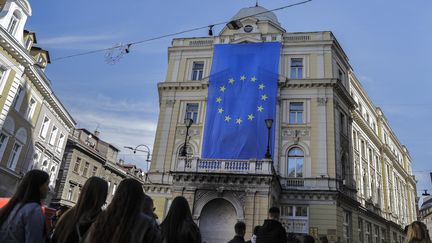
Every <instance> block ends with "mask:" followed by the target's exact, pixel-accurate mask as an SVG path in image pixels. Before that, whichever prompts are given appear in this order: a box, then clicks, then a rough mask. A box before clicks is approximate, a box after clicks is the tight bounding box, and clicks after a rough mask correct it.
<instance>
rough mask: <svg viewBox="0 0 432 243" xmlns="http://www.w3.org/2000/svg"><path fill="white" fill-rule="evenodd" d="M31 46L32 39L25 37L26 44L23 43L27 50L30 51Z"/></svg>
mask: <svg viewBox="0 0 432 243" xmlns="http://www.w3.org/2000/svg"><path fill="white" fill-rule="evenodd" d="M32 44H33V39H32V38H30V37H27V40H26V43H25V47H26V49H27V50H30V49H31V45H32Z"/></svg>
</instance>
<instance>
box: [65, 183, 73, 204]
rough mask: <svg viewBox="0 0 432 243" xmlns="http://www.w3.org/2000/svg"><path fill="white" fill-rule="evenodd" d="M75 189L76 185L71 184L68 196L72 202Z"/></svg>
mask: <svg viewBox="0 0 432 243" xmlns="http://www.w3.org/2000/svg"><path fill="white" fill-rule="evenodd" d="M74 189H75V185H72V184H70V185H69V190H68V193H67V195H66V198H67V200H69V201H72V198H73V193H74Z"/></svg>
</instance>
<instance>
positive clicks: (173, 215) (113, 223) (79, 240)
mask: <svg viewBox="0 0 432 243" xmlns="http://www.w3.org/2000/svg"><path fill="white" fill-rule="evenodd" d="M48 184H49V175H48V174H47V173H46V172H44V171H41V170H31V171H29V172H28V173H27V174H26V175H25V176H24V177H23V179H22V181H21V183H20V184H19V186H18V188H17V190H16V192H15V194H14V195H13V196H12V198H11V199H10V200H9V202H8V203H7V204H6V205H5V206H4V207H3V208H2V209H0V242H1V243H46V242H50V243H120V242H121V243H123V242H124V243H141V242H143V243H144V242H154V243H159V242H160V243H162V242H163V243H201V242H202V239H201V234H200V230H199V228H198V226H197V225H196V224H195V222H194V221H193V219H192V214H191V211H190V207H189V203H188V201H187V200H186V198H184V197H181V196H179V197H176V198H174V200H173V201H172V203H171V206H170V208H169V211H168V213H167V215H166V217H165V219H164V220H163V221H162V223H160V224H159V221H158V219H157V216H156V215H155V214H154V205H153V200H152V199H151V197H149V196H148V195H146V194H145V193H144V191H143V188H142V185H141V183H140V182H139V181H137V180H135V179H132V178H128V179H124V180H123V181H122V182H121V183H120V185H119V187H118V189H117V191H116V193H115V195H114V197H113V199H112V201H111V203H110V204H109V205H108V206H107V208H106V209H104V210H102V208H103V206H104V204H105V201H106V198H107V194H108V183H107V182H106V181H105V180H104V179H102V178H99V177H91V178H89V179H88V180H87V181H86V183H85V184H84V186H83V188H82V191H81V193H80V196H79V198H78V201H77V203H76V205H75V206H74V207H72V208H70V209H67V210H66V212H64V213H63V214H62V215H61V216H60V215H57V216H58V219H57V220H56V223H55V227H54V228H53V230H51V232H47V230H46V228H45V216H44V214H43V212H42V209H41V202H42V200H43V199H44V198H45V197H46V196H47V194H48V191H49V187H48ZM279 215H280V211H279V208H277V207H271V208H270V209H269V211H268V219H266V220H265V221H264V223H263V225H262V226H256V227H255V228H254V230H253V235H252V237H251V239H250V240H248V241H245V239H244V237H245V234H246V224H245V223H244V222H238V223H236V224H235V226H234V231H235V236H234V238H233V239H232V240H230V241H229V242H228V243H244V242H247V243H315V238H314V237H312V236H310V235H303V236H301V237H296V236H294V235H293V234H287V233H286V231H285V228H284V227H283V226H282V224H281V223H280V222H279ZM405 233H406V241H405V242H406V243H432V242H431V240H430V238H429V232H428V230H427V228H426V225H425V224H423V223H422V222H419V221H416V222H413V223H412V224H410V225H408V226H407V227H406V228H405ZM320 242H321V243H328V239H327V238H326V237H321V238H320Z"/></svg>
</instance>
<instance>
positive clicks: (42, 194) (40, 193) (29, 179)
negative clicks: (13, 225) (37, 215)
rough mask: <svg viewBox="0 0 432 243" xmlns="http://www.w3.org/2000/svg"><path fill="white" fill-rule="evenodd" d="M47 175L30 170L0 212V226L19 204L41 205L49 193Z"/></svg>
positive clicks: (43, 172) (39, 171) (40, 171)
mask: <svg viewBox="0 0 432 243" xmlns="http://www.w3.org/2000/svg"><path fill="white" fill-rule="evenodd" d="M48 184H49V175H48V173H46V172H45V171H42V170H31V171H29V172H27V174H26V175H25V176H24V177H23V179H22V180H21V182H20V184H19V185H18V188H17V190H16V192H15V194H14V195H13V196H12V198H11V199H10V200H9V202H8V203H7V204H6V205H5V206H4V207H3V208H2V209H1V210H0V225H2V224H3V222H4V221H5V220H6V219H7V217H8V216H9V214H10V213H11V211H12V210H13V208H14V207H15V206H16V205H17V204H19V203H21V204H22V205H24V204H26V203H39V204H40V203H41V201H42V200H43V199H45V198H46V196H47V195H48V191H49V187H48Z"/></svg>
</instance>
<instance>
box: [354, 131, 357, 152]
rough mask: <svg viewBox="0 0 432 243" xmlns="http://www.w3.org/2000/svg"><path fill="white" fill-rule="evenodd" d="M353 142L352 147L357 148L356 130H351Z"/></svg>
mask: <svg viewBox="0 0 432 243" xmlns="http://www.w3.org/2000/svg"><path fill="white" fill-rule="evenodd" d="M353 144H354V149H355V150H358V141H357V132H356V131H353Z"/></svg>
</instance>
